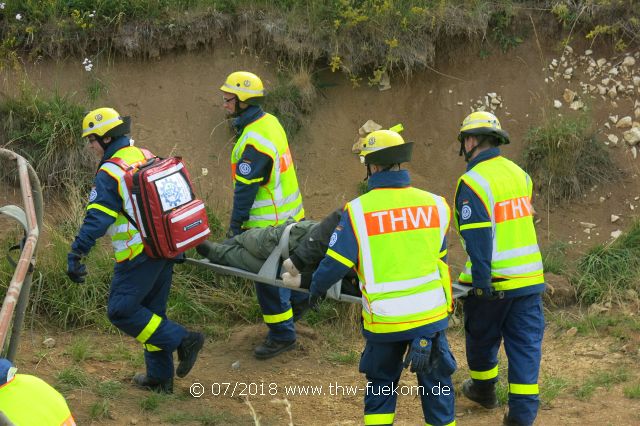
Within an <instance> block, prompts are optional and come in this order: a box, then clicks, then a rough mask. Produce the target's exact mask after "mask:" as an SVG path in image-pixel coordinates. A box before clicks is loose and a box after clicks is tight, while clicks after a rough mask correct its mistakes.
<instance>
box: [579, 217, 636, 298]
mask: <svg viewBox="0 0 640 426" xmlns="http://www.w3.org/2000/svg"><path fill="white" fill-rule="evenodd" d="M577 272H578V274H577V279H576V288H577V291H578V297H579V299H580V300H581V301H582V302H584V303H596V302H598V303H603V302H620V301H622V300H624V299H625V298H626V297H628V296H627V295H628V292H629V291H630V290H633V291H635V292H636V293H635V294H638V293H639V292H640V221H635V222H634V223H633V224H632V225H631V227H630V228H629V229H628V230H627V232H626V233H624V234H623V235H622V236H620V237H619V238H618V239H616V240H615V241H614V242H613V243H610V244H604V245H598V246H596V247H593V248H592V249H591V250H589V251H588V252H587V254H585V255H584V256H583V257H582V258H581V259H580V260H579V262H578V266H577Z"/></svg>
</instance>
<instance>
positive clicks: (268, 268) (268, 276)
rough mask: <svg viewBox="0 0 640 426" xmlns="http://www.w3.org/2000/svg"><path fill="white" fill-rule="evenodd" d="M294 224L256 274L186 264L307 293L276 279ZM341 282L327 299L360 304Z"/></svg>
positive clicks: (458, 291) (459, 288)
mask: <svg viewBox="0 0 640 426" xmlns="http://www.w3.org/2000/svg"><path fill="white" fill-rule="evenodd" d="M294 225H295V223H292V224H290V225H288V226H287V227H286V228H285V229H284V232H283V233H282V236H281V237H280V242H279V243H278V245H277V246H276V247H275V248H274V249H273V251H272V252H271V253H270V254H269V257H267V259H266V260H265V262H264V264H263V265H262V268H260V271H259V272H258V273H255V272H250V271H247V270H244V269H240V268H235V267H233V266H227V265H220V264H217V263H211V262H210V261H209V260H208V259H193V258H187V263H189V264H191V265H196V266H203V267H206V268H208V269H211V270H213V271H214V272H216V273H218V274H222V275H230V276H234V277H239V278H245V279H247V280H251V281H255V282H259V283H264V284H268V285H272V286H275V287H282V288H287V289H289V290H293V291H299V292H302V293H309V290H308V289H306V288H300V287H289V286H287V285H285V284H284V282H283V281H282V280H281V279H280V278H279V277H278V271H279V270H280V263H281V260H284V259H287V258H288V257H289V234H290V232H291V227H293V226H294ZM341 289H342V280H340V281H338V282H337V283H335V284H334V285H332V286H331V287H330V288H329V290H328V291H327V298H329V299H334V300H337V301H340V302H347V303H362V300H361V298H360V297H358V296H352V295H349V294H342V293H341ZM471 289H472V287H471V286H465V285H461V284H458V283H457V282H454V283H453V298H454V299H457V298H460V297H465V296H467V294H468V293H469V291H471Z"/></svg>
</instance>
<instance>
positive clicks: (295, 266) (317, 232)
mask: <svg viewBox="0 0 640 426" xmlns="http://www.w3.org/2000/svg"><path fill="white" fill-rule="evenodd" d="M341 215H342V209H336V210H335V211H333V212H332V213H330V214H329V215H328V216H327V217H325V218H324V219H323V220H322V221H321V222H318V221H314V220H304V221H302V222H298V223H296V224H295V225H294V226H293V227H292V228H291V232H290V234H289V253H290V256H289V258H288V259H286V260H285V261H284V262H283V271H284V272H283V274H282V280H283V282H284V284H285V285H286V286H288V287H291V288H299V287H301V288H309V286H310V284H311V276H312V275H313V272H314V271H315V270H316V268H317V267H318V264H319V263H320V261H321V260H322V258H323V257H324V254H325V252H326V251H327V247H328V245H329V238H331V234H332V233H333V231H334V230H335V228H336V226H337V225H338V222H339V221H340V216H341ZM291 223H294V222H293V221H287V222H286V223H284V224H282V225H278V226H269V227H266V228H252V229H248V230H246V231H244V232H243V233H242V234H238V235H236V236H234V237H232V238H229V239H227V240H224V241H222V242H221V243H216V242H211V241H205V242H204V243H202V244H200V245H198V246H197V247H196V251H197V252H198V254H200V255H201V256H203V257H206V258H207V259H209V261H210V262H211V263H215V264H218V265H226V266H232V267H234V268H240V269H244V270H246V271H249V272H254V273H258V272H259V271H260V268H261V267H262V265H263V264H264V261H265V260H266V259H267V257H269V254H271V252H272V251H273V250H274V249H275V248H276V247H277V246H278V243H279V242H280V237H281V236H282V233H283V232H284V229H285V228H286V227H287V225H289V224H291ZM341 293H342V294H348V295H351V296H356V297H360V296H361V295H362V293H361V292H360V289H359V288H358V284H357V278H356V275H355V273H352V274H349V275H348V276H347V277H346V278H345V279H343V280H342V289H341Z"/></svg>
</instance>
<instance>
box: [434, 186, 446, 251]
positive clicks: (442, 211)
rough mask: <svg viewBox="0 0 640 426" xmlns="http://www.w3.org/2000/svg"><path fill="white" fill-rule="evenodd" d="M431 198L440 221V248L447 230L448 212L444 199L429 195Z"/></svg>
mask: <svg viewBox="0 0 640 426" xmlns="http://www.w3.org/2000/svg"><path fill="white" fill-rule="evenodd" d="M431 196H432V197H433V199H434V200H435V201H436V207H437V208H438V216H439V219H440V243H441V244H440V246H441V247H442V245H443V244H444V239H445V238H446V236H447V228H448V227H449V212H448V211H447V207H446V205H445V201H444V198H442V197H440V196H438V195H434V194H431Z"/></svg>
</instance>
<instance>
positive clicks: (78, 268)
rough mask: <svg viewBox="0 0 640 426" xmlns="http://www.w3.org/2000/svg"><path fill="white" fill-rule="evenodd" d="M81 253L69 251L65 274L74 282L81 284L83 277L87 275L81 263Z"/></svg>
mask: <svg viewBox="0 0 640 426" xmlns="http://www.w3.org/2000/svg"><path fill="white" fill-rule="evenodd" d="M81 260H82V255H81V254H80V253H76V252H75V251H71V252H70V253H69V254H67V276H68V277H69V278H70V279H71V281H73V282H74V283H78V284H81V283H83V282H84V277H85V276H86V275H87V267H86V266H85V265H83V264H82V262H81Z"/></svg>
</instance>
